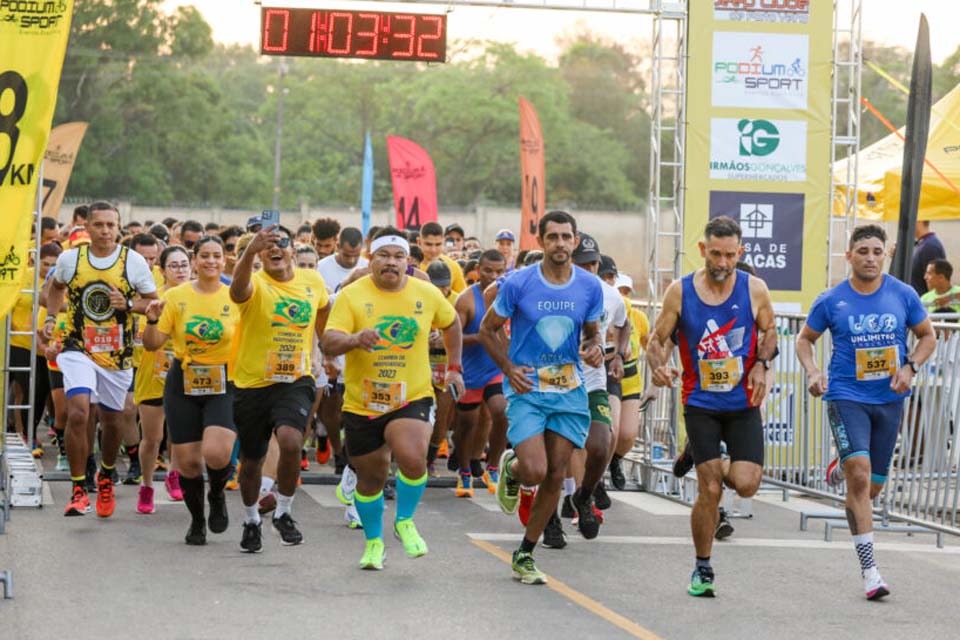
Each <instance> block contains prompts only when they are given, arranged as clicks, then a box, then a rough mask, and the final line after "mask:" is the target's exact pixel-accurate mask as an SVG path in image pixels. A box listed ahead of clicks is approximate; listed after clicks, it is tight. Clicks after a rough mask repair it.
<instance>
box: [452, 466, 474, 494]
mask: <svg viewBox="0 0 960 640" xmlns="http://www.w3.org/2000/svg"><path fill="white" fill-rule="evenodd" d="M456 493H457V497H458V498H472V497H473V476H471V475H470V472H469V471H468V472H467V473H461V474H459V475H458V476H457V492H456Z"/></svg>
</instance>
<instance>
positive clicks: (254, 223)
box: [247, 215, 263, 231]
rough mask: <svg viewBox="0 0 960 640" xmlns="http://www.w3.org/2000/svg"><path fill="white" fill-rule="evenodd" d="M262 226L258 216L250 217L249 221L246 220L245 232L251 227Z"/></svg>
mask: <svg viewBox="0 0 960 640" xmlns="http://www.w3.org/2000/svg"><path fill="white" fill-rule="evenodd" d="M262 226H263V220H262V219H261V218H260V216H259V215H256V216H252V217H251V218H250V219H249V220H247V231H250V230H252V229H253V227H262Z"/></svg>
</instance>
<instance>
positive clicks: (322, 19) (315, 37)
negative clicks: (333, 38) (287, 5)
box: [308, 11, 327, 53]
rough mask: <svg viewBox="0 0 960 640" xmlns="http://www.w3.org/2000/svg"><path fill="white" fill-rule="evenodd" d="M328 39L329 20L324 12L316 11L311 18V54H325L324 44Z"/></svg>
mask: <svg viewBox="0 0 960 640" xmlns="http://www.w3.org/2000/svg"><path fill="white" fill-rule="evenodd" d="M326 39H327V18H326V14H325V13H324V12H323V11H314V12H313V15H312V16H311V17H310V43H309V47H308V48H309V50H310V52H311V53H323V43H324V42H325V41H326Z"/></svg>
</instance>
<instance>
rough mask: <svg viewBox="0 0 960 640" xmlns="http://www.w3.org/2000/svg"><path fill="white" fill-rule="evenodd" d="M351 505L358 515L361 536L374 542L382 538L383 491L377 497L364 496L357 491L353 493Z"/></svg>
mask: <svg viewBox="0 0 960 640" xmlns="http://www.w3.org/2000/svg"><path fill="white" fill-rule="evenodd" d="M353 504H354V506H355V507H356V508H357V513H358V514H359V515H360V523H361V524H362V525H363V535H364V536H366V538H367V540H376V539H377V538H382V537H383V508H384V507H383V491H382V490H381V491H378V492H377V495H374V496H365V495H362V494H361V493H360V492H359V491H354V492H353Z"/></svg>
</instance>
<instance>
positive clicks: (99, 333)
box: [83, 324, 123, 353]
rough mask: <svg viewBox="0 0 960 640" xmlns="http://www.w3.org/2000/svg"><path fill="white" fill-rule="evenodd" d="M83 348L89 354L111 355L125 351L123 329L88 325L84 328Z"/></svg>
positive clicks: (115, 326)
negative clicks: (113, 352) (111, 353)
mask: <svg viewBox="0 0 960 640" xmlns="http://www.w3.org/2000/svg"><path fill="white" fill-rule="evenodd" d="M83 348H84V349H85V350H86V351H87V353H110V352H111V351H120V350H121V349H123V327H121V326H120V325H118V324H115V325H113V326H110V327H98V326H96V325H87V326H85V327H84V328H83Z"/></svg>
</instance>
